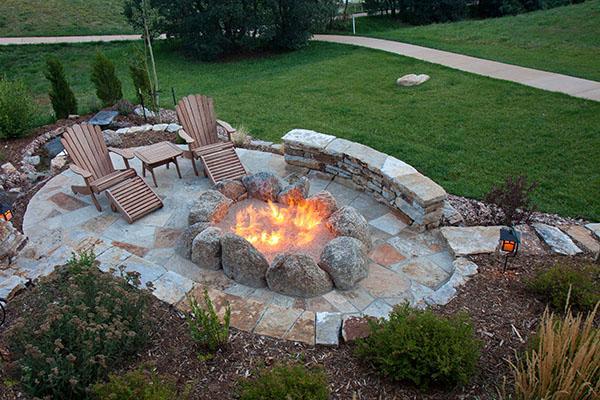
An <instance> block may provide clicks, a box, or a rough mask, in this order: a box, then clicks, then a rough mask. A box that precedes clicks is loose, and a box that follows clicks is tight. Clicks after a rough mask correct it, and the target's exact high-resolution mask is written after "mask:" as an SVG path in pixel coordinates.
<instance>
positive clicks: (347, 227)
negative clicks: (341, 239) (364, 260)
mask: <svg viewBox="0 0 600 400" xmlns="http://www.w3.org/2000/svg"><path fill="white" fill-rule="evenodd" d="M327 227H328V228H329V230H330V231H331V232H333V234H334V235H336V236H349V237H353V238H356V239H358V240H360V241H361V242H362V243H363V244H364V245H365V248H366V250H367V251H371V245H372V242H371V235H370V233H369V224H368V223H367V220H366V219H365V217H363V216H362V215H361V214H360V213H359V212H358V211H357V210H356V209H355V208H354V207H350V206H344V207H342V208H340V209H339V210H337V211H336V212H334V213H333V214H332V215H331V216H330V217H329V219H328V220H327Z"/></svg>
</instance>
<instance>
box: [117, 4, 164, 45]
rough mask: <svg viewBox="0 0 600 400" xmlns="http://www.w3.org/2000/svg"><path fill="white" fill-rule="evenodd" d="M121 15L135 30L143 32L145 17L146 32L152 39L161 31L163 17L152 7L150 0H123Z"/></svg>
mask: <svg viewBox="0 0 600 400" xmlns="http://www.w3.org/2000/svg"><path fill="white" fill-rule="evenodd" d="M123 15H125V18H127V21H128V22H129V24H130V25H131V27H132V28H133V29H134V30H135V31H136V32H142V34H145V33H144V32H145V26H144V18H146V23H147V25H148V32H149V33H150V37H151V38H152V39H155V38H157V37H158V36H159V35H160V34H161V33H162V32H161V24H162V23H163V17H162V16H161V15H160V14H159V12H158V10H157V9H156V8H155V7H152V5H151V0H125V3H124V4H123Z"/></svg>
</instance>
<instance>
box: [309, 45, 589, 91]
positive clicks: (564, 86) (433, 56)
mask: <svg viewBox="0 0 600 400" xmlns="http://www.w3.org/2000/svg"><path fill="white" fill-rule="evenodd" d="M313 39H314V40H319V41H322V42H332V43H341V44H350V45H354V46H362V47H368V48H370V49H377V50H383V51H387V52H389V53H394V54H399V55H401V56H405V57H411V58H416V59H418V60H423V61H427V62H430V63H434V64H440V65H443V66H446V67H450V68H454V69H458V70H461V71H465V72H470V73H472V74H477V75H483V76H488V77H490V78H495V79H502V80H505V81H511V82H516V83H520V84H522V85H526V86H531V87H534V88H537V89H542V90H547V91H550V92H559V93H564V94H568V95H569V96H573V97H579V98H582V99H587V100H594V101H600V82H596V81H591V80H588V79H581V78H575V77H572V76H568V75H562V74H557V73H554V72H546V71H540V70H537V69H532V68H525V67H519V66H517V65H511V64H505V63H501V62H497V61H490V60H484V59H481V58H476V57H471V56H465V55H462V54H457V53H451V52H449V51H443V50H436V49H431V48H428V47H422V46H416V45H414V44H407V43H401V42H396V41H393V40H385V39H375V38H370V37H364V36H345V35H315V36H314V38H313ZM415 73H418V71H415Z"/></svg>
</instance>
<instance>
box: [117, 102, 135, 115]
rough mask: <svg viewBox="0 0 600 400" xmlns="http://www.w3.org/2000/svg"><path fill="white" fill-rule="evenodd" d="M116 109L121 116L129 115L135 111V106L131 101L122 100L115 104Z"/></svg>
mask: <svg viewBox="0 0 600 400" xmlns="http://www.w3.org/2000/svg"><path fill="white" fill-rule="evenodd" d="M115 109H116V110H117V111H118V112H119V114H121V115H129V114H131V113H132V112H133V110H135V106H134V105H133V103H132V102H130V101H129V100H125V99H121V100H119V101H117V104H115Z"/></svg>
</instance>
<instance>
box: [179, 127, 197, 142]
mask: <svg viewBox="0 0 600 400" xmlns="http://www.w3.org/2000/svg"><path fill="white" fill-rule="evenodd" d="M177 134H178V135H179V137H180V138H182V139H183V140H185V142H186V143H187V144H192V143H194V139H192V137H191V136H190V135H188V134H187V132H186V131H184V130H183V129H180V130H179V132H177Z"/></svg>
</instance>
